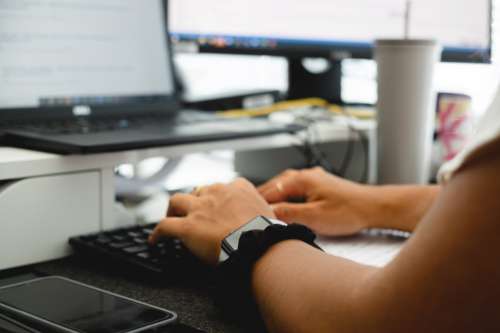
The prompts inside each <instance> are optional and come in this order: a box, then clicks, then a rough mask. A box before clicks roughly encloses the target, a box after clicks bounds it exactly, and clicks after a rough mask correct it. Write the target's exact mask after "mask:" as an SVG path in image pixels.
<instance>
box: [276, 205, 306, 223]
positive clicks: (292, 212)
mask: <svg viewBox="0 0 500 333" xmlns="http://www.w3.org/2000/svg"><path fill="white" fill-rule="evenodd" d="M273 209H274V214H275V215H276V218H277V219H278V220H280V221H283V222H285V223H301V224H308V223H309V222H311V221H312V219H313V217H314V211H315V205H314V204H313V203H306V204H291V203H287V202H286V203H279V204H275V205H273Z"/></svg>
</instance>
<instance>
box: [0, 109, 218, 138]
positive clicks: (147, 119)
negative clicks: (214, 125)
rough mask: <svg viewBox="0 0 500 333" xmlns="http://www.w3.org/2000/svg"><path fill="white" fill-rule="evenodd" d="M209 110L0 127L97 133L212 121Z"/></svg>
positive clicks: (211, 114)
mask: <svg viewBox="0 0 500 333" xmlns="http://www.w3.org/2000/svg"><path fill="white" fill-rule="evenodd" d="M217 119H220V118H217V117H216V116H215V115H214V114H213V113H209V112H200V111H195V110H183V111H182V112H180V113H177V114H174V115H147V116H146V115H141V116H130V117H120V118H116V117H114V118H75V119H70V120H47V121H36V122H35V121H34V122H19V123H16V124H13V123H5V124H3V123H0V128H4V129H5V128H7V129H9V130H25V131H30V132H36V133H40V134H50V135H54V134H56V135H57V134H92V133H97V132H107V131H117V130H126V129H134V128H140V127H143V126H150V125H152V124H156V125H158V124H168V125H170V126H178V125H183V124H192V123H200V122H206V121H214V120H217Z"/></svg>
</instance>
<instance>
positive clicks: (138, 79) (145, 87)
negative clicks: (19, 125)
mask: <svg viewBox="0 0 500 333" xmlns="http://www.w3.org/2000/svg"><path fill="white" fill-rule="evenodd" d="M165 15H166V12H165V8H164V3H163V1H162V0H142V1H137V0H57V1H54V0H36V1H19V0H1V1H0V109H17V108H39V107H58V106H61V107H62V106H74V105H106V104H127V103H144V102H146V103H147V102H158V101H161V100H163V99H165V98H168V97H169V96H170V95H172V93H173V91H174V84H173V79H172V73H171V64H170V62H169V55H168V44H167V30H166V17H165Z"/></svg>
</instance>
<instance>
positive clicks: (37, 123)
mask: <svg viewBox="0 0 500 333" xmlns="http://www.w3.org/2000/svg"><path fill="white" fill-rule="evenodd" d="M10 2H12V3H10ZM167 3H168V1H167V0H145V1H140V2H138V1H135V0H124V1H121V2H120V3H116V2H107V1H103V2H102V3H99V4H90V5H89V4H88V3H87V2H86V1H83V0H77V1H73V2H71V3H70V4H64V5H63V4H61V3H58V2H53V1H49V0H42V1H40V3H39V5H37V6H31V5H29V4H25V3H19V2H17V1H13V0H8V1H3V2H2V3H1V4H0V15H1V16H2V22H8V24H7V23H5V24H2V25H1V26H0V34H1V35H6V36H10V37H9V38H4V39H2V41H0V50H1V52H2V61H1V62H0V144H3V145H9V146H15V147H22V148H29V149H37V150H43V151H47V152H53V153H59V154H71V153H74V154H86V153H100V152H109V151H119V150H127V149H139V148H147V147H155V146H166V145H174V144H175V145H178V144H184V143H195V142H203V141H211V140H225V139H234V138H245V137H254V136H261V135H269V134H275V133H294V132H296V131H298V130H300V129H303V127H301V126H296V125H285V124H278V123H272V122H270V121H268V120H266V119H240V120H234V119H233V120H223V119H220V118H219V117H217V116H215V115H213V114H212V115H210V114H207V113H199V112H188V111H187V110H183V109H182V106H181V101H180V91H179V84H178V81H177V80H176V75H175V71H174V66H173V61H172V52H171V50H170V42H169V35H168V19H167V18H168V14H167V8H168V5H167ZM34 17H35V18H37V19H36V20H34V19H32V18H34ZM82 23H84V24H82Z"/></svg>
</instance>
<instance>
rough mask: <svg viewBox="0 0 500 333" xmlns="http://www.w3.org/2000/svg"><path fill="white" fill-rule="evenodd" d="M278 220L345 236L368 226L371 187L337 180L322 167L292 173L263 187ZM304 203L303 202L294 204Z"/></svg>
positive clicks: (277, 178)
mask: <svg viewBox="0 0 500 333" xmlns="http://www.w3.org/2000/svg"><path fill="white" fill-rule="evenodd" d="M258 190H259V192H260V194H261V195H262V196H263V197H264V199H266V200H267V202H269V203H270V204H272V205H273V208H274V213H275V214H276V217H277V218H278V219H279V220H281V221H283V222H286V223H301V224H304V225H307V226H308V227H310V228H311V229H312V230H313V231H315V232H316V233H318V234H321V235H325V236H345V235H351V234H355V233H357V232H359V231H361V230H362V229H364V228H366V227H367V220H368V219H367V218H366V217H365V216H364V214H363V212H364V207H363V205H364V204H369V200H368V198H367V191H368V186H364V185H360V184H356V183H353V182H350V181H347V180H344V179H341V178H338V177H335V176H333V175H331V174H329V173H327V172H325V171H324V170H323V169H321V168H314V169H308V170H301V171H297V170H288V171H285V172H284V173H282V174H280V175H279V176H277V177H275V178H273V179H271V180H270V181H269V182H267V183H266V184H264V185H262V186H260V187H259V189H258ZM297 200H302V201H304V202H303V203H293V202H290V201H297Z"/></svg>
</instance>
